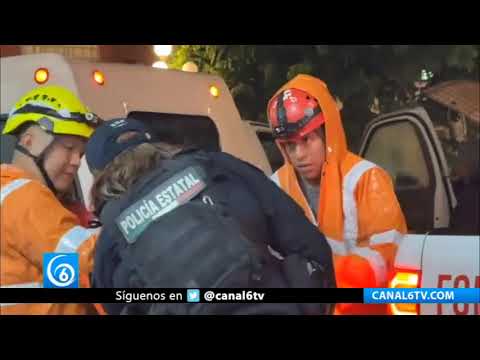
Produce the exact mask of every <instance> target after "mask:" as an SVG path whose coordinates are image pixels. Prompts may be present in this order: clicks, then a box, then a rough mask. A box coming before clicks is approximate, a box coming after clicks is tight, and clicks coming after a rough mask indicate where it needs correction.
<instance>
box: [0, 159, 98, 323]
mask: <svg viewBox="0 0 480 360" xmlns="http://www.w3.org/2000/svg"><path fill="white" fill-rule="evenodd" d="M0 175H1V190H0V191H1V199H0V206H1V224H0V225H1V234H0V235H1V238H0V244H1V251H0V286H1V288H8V287H18V288H27V287H30V288H32V287H33V288H35V287H42V280H43V273H42V261H43V254H44V253H46V252H62V253H68V252H78V253H79V265H80V278H79V280H80V286H81V287H87V286H88V284H89V281H88V274H89V273H90V272H91V271H92V267H93V250H94V246H95V241H96V238H97V234H96V233H95V232H94V231H93V230H89V229H87V228H84V227H82V226H80V225H79V219H78V218H77V216H76V215H75V214H73V213H72V212H70V211H68V210H67V209H65V208H64V207H63V206H62V204H61V203H60V201H59V200H58V199H57V198H56V197H55V195H54V194H53V193H52V192H51V191H50V189H48V188H47V187H46V186H45V185H43V184H42V183H40V182H39V181H37V180H35V179H33V178H32V177H31V176H29V175H28V174H27V173H25V172H24V171H23V170H20V169H19V168H16V167H14V166H13V165H5V164H2V165H1V172H0ZM95 313H96V311H95V310H94V307H93V305H90V304H0V314H2V315H4V314H24V315H47V314H51V315H53V314H71V315H77V314H78V315H80V314H95Z"/></svg>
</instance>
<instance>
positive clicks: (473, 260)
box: [420, 235, 480, 315]
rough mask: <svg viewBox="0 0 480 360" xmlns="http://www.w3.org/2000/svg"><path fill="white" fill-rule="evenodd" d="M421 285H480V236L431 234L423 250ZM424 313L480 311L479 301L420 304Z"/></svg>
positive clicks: (433, 286)
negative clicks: (471, 302)
mask: <svg viewBox="0 0 480 360" xmlns="http://www.w3.org/2000/svg"><path fill="white" fill-rule="evenodd" d="M420 285H421V287H422V288H436V287H438V288H465V287H466V288H469V287H470V288H473V287H477V288H478V287H480V236H479V235H475V236H448V235H429V236H428V237H427V239H426V240H425V245H424V248H423V254H422V275H421V284H420ZM420 314H422V315H424V314H425V315H427V314H429V315H430V314H431V315H436V314H438V315H441V314H443V315H479V314H480V305H479V304H421V305H420Z"/></svg>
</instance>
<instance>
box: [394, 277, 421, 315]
mask: <svg viewBox="0 0 480 360" xmlns="http://www.w3.org/2000/svg"><path fill="white" fill-rule="evenodd" d="M419 286H420V272H418V271H410V270H397V271H396V272H395V276H394V277H393V279H392V280H391V281H390V287H391V288H417V287H419ZM390 311H391V312H392V314H393V315H418V314H419V305H418V304H408V303H405V304H390Z"/></svg>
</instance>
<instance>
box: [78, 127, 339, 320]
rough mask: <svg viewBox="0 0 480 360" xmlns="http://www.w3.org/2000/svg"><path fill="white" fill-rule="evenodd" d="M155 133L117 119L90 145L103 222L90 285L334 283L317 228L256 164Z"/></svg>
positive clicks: (290, 307)
mask: <svg viewBox="0 0 480 360" xmlns="http://www.w3.org/2000/svg"><path fill="white" fill-rule="evenodd" d="M153 135H154V134H153V133H152V132H151V130H149V129H148V128H147V127H146V126H145V124H144V123H142V122H139V121H137V120H135V119H132V118H128V119H116V120H111V121H108V122H105V123H104V124H103V125H102V126H100V127H99V128H98V129H97V130H96V132H95V133H94V134H93V136H92V138H91V139H90V141H89V142H88V144H87V150H86V159H87V163H88V165H89V167H90V169H91V171H92V173H93V174H94V184H93V186H92V193H91V199H92V203H93V207H94V208H95V211H96V213H97V214H98V215H99V219H100V221H101V222H102V224H103V228H102V229H103V230H102V233H101V235H100V237H99V240H98V243H97V248H96V254H95V262H94V263H95V265H94V272H93V286H94V287H96V288H214V289H215V288H289V287H305V288H317V287H335V278H334V272H333V261H332V256H331V250H330V247H329V246H328V243H327V242H326V240H325V239H324V237H323V235H321V234H320V233H319V232H318V230H317V229H316V227H315V226H313V225H312V224H311V223H310V222H309V221H308V220H307V219H306V218H305V216H304V215H303V211H302V209H301V208H300V207H298V206H297V205H296V204H295V202H294V201H292V200H291V199H290V198H289V197H288V196H287V195H286V194H284V193H283V192H282V191H281V190H280V189H278V188H277V187H276V186H275V184H273V183H272V182H271V181H270V180H269V178H268V177H266V176H265V175H264V174H263V173H262V172H261V171H260V170H258V169H257V168H255V167H254V166H252V165H250V164H248V163H246V162H243V161H241V160H239V159H237V158H235V157H233V156H231V155H228V154H226V153H221V152H206V151H203V150H199V149H195V148H191V147H188V148H187V147H183V146H181V145H176V144H169V143H168V139H156V138H155V136H153ZM161 140H163V141H161ZM273 254H275V255H273ZM102 305H103V307H104V309H105V311H106V312H107V313H108V314H328V313H331V312H332V311H333V307H332V306H331V305H330V304H241V303H236V304H233V303H230V304H227V303H221V304H206V303H205V304H188V303H182V304H168V303H156V304H148V303H137V304H132V303H127V304H125V303H111V304H102Z"/></svg>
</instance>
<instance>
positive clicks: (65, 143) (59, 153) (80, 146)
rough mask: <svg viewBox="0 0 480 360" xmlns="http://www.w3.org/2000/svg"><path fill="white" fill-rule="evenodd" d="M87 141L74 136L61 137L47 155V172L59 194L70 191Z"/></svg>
mask: <svg viewBox="0 0 480 360" xmlns="http://www.w3.org/2000/svg"><path fill="white" fill-rule="evenodd" d="M85 145H86V140H85V139H83V138H81V137H78V136H72V135H60V136H57V137H56V140H55V141H54V143H53V144H52V148H51V149H50V150H49V152H48V154H46V159H45V170H46V171H47V174H48V176H49V177H50V179H51V180H52V182H53V185H54V186H55V188H56V189H57V191H58V192H67V191H69V190H70V188H71V186H72V183H73V180H74V178H75V175H76V174H77V171H78V168H79V167H80V160H81V158H82V156H83V154H84V153H85Z"/></svg>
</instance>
